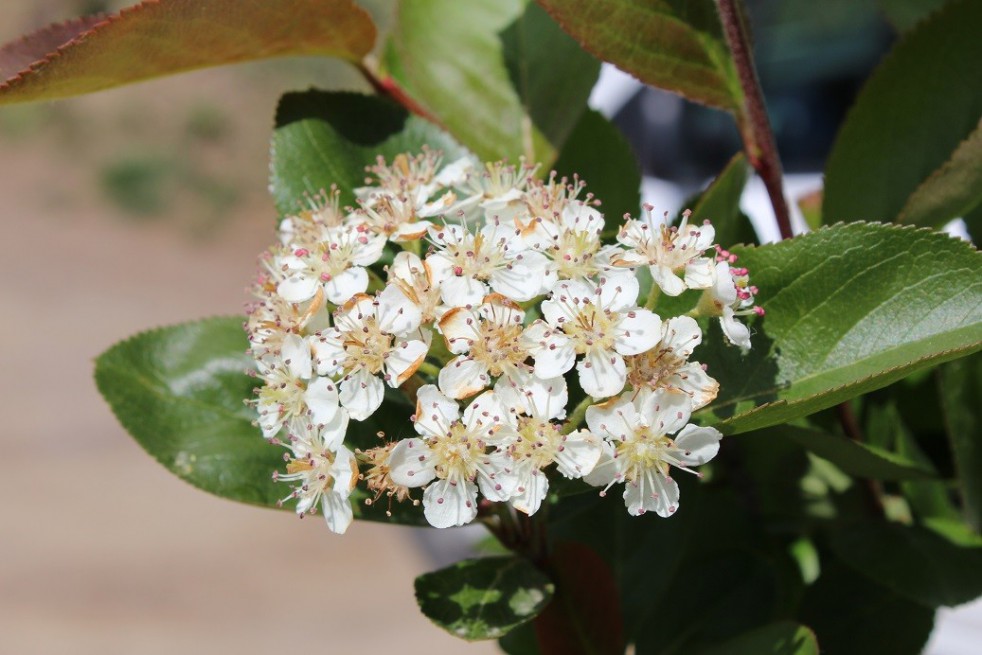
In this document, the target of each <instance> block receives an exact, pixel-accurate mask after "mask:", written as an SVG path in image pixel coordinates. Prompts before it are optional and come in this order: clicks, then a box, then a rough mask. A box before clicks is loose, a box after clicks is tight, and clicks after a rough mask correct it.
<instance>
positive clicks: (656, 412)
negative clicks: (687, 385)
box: [635, 389, 692, 434]
mask: <svg viewBox="0 0 982 655" xmlns="http://www.w3.org/2000/svg"><path fill="white" fill-rule="evenodd" d="M635 403H636V404H637V407H638V413H639V414H641V416H643V417H644V420H645V421H646V422H647V424H648V425H650V426H652V427H654V428H656V429H657V430H658V431H659V432H660V433H662V434H674V433H675V432H678V431H679V430H681V429H682V427H683V426H685V424H686V423H688V422H689V417H690V416H691V414H692V399H691V398H689V397H688V396H687V395H685V394H684V393H675V392H673V391H668V390H665V389H658V390H657V391H652V392H642V393H640V394H639V395H638V398H637V400H636V401H635Z"/></svg>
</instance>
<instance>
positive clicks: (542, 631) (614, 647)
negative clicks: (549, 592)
mask: <svg viewBox="0 0 982 655" xmlns="http://www.w3.org/2000/svg"><path fill="white" fill-rule="evenodd" d="M545 569H546V572H547V573H548V574H549V577H550V578H551V579H552V581H553V582H554V583H555V585H556V591H555V595H554V596H553V599H552V602H551V603H549V605H548V606H547V607H546V609H545V610H544V611H543V612H542V613H541V614H539V616H538V617H536V619H535V633H536V636H537V638H538V641H539V650H540V652H541V653H542V654H543V655H553V654H557V653H563V654H568V655H579V654H583V655H586V654H588V653H589V654H591V655H607V654H608V653H610V654H611V655H613V654H616V653H623V652H624V623H623V618H622V616H621V606H620V597H619V595H618V591H617V583H616V582H615V580H614V574H613V572H612V571H611V570H610V567H609V566H608V565H607V563H606V562H605V561H604V560H603V558H602V557H600V555H598V554H597V552H596V551H595V550H593V549H592V548H590V547H589V546H586V545H584V544H580V543H575V542H563V543H559V544H557V545H556V547H555V549H554V550H553V551H552V553H551V554H550V555H549V558H548V559H547V561H546V562H545Z"/></svg>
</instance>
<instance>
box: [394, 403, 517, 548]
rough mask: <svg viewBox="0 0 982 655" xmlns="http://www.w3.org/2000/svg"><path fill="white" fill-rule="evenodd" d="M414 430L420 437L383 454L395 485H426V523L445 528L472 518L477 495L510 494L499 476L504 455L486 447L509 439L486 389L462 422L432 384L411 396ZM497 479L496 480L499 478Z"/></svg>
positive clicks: (502, 411) (504, 465) (498, 497)
mask: <svg viewBox="0 0 982 655" xmlns="http://www.w3.org/2000/svg"><path fill="white" fill-rule="evenodd" d="M416 397H417V404H416V415H415V416H414V427H415V428H416V432H417V433H419V434H420V435H421V436H422V438H421V439H416V438H414V439H404V440H403V441H400V442H399V443H398V444H396V446H395V448H393V449H392V453H391V455H390V456H389V467H390V470H389V476H390V478H391V480H392V482H394V483H395V484H397V485H403V486H406V487H422V486H424V485H427V486H426V490H425V491H424V492H423V513H424V515H425V516H426V520H427V521H429V523H430V525H432V526H434V527H437V528H449V527H451V526H455V525H464V524H465V523H470V522H471V521H473V520H474V518H475V517H476V516H477V491H478V489H480V490H481V494H482V495H483V496H484V497H485V498H487V499H489V500H493V501H498V502H501V501H505V500H508V499H509V498H510V497H511V495H512V494H513V492H514V490H513V489H512V488H511V487H509V486H507V484H508V480H507V478H506V477H505V476H503V475H501V474H502V473H505V472H506V469H507V465H508V457H507V455H506V454H505V453H503V452H499V451H494V452H490V453H489V452H488V448H489V447H490V446H494V445H497V444H498V443H500V442H501V441H502V440H503V439H506V440H507V439H509V438H511V437H512V436H513V432H514V431H513V430H512V429H511V428H510V427H509V426H508V425H507V424H506V423H505V419H506V410H505V409H504V408H503V407H502V406H501V404H500V403H499V402H498V400H497V398H495V395H494V392H493V391H488V392H486V393H484V394H482V395H480V396H479V397H478V398H477V399H476V400H474V401H472V402H471V403H470V404H469V405H468V406H467V409H466V410H465V411H464V415H463V419H461V416H460V409H459V408H458V407H457V403H456V402H454V401H453V400H451V399H450V398H447V397H446V396H444V395H443V394H442V393H440V391H439V390H438V389H437V388H436V387H435V386H433V385H431V384H427V385H424V386H422V387H420V389H419V392H418V393H417V396H416ZM499 476H501V477H500V478H499Z"/></svg>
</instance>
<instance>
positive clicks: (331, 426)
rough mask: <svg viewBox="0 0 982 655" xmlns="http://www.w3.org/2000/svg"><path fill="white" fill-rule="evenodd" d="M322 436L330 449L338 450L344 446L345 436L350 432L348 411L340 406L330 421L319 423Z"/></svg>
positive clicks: (326, 446)
mask: <svg viewBox="0 0 982 655" xmlns="http://www.w3.org/2000/svg"><path fill="white" fill-rule="evenodd" d="M318 426H319V430H320V438H321V440H322V441H323V442H324V447H325V448H327V449H328V450H333V451H338V450H339V449H341V448H343V446H342V445H341V444H342V443H344V437H345V435H346V434H347V433H348V411H347V410H346V409H343V408H340V409H338V411H336V412H335V413H334V416H333V417H332V418H331V420H330V421H328V422H327V423H324V424H318Z"/></svg>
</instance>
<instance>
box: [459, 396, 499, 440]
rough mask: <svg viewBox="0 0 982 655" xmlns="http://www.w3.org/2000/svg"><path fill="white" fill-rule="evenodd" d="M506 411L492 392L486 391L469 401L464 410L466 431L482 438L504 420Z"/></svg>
mask: <svg viewBox="0 0 982 655" xmlns="http://www.w3.org/2000/svg"><path fill="white" fill-rule="evenodd" d="M506 415H507V410H505V408H504V407H502V405H501V402H500V401H499V400H498V397H497V396H495V394H494V392H493V391H486V392H484V393H482V394H481V395H480V396H478V397H477V398H475V399H474V400H473V401H471V402H470V403H469V404H468V405H467V408H466V409H465V410H464V425H465V426H467V431H468V432H469V433H471V434H473V435H475V436H477V435H480V436H481V437H482V438H484V437H485V436H486V435H489V434H490V433H492V432H493V431H494V430H495V428H496V427H497V426H498V425H499V424H501V423H502V422H503V421H504V420H505V416H506Z"/></svg>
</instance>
